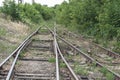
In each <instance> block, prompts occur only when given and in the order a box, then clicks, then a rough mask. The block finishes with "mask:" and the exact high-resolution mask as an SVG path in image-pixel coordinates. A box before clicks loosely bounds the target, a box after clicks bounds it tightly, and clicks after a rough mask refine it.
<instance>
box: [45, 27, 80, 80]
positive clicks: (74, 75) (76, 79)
mask: <svg viewBox="0 0 120 80" xmlns="http://www.w3.org/2000/svg"><path fill="white" fill-rule="evenodd" d="M47 28H48V27H47ZM48 30H49V31H50V32H51V33H52V34H53V35H56V36H57V34H55V33H54V32H53V31H52V30H51V29H50V28H48ZM56 46H57V50H58V52H59V54H60V56H61V58H62V60H63V61H64V63H65V64H66V66H67V68H68V70H69V71H70V73H71V74H72V76H73V77H74V79H75V80H79V79H78V77H77V76H76V74H75V72H74V71H73V70H72V68H71V67H70V66H69V64H68V62H67V61H66V60H65V58H64V56H63V55H62V53H61V51H60V48H59V46H58V43H57V42H56ZM80 80H82V79H80Z"/></svg>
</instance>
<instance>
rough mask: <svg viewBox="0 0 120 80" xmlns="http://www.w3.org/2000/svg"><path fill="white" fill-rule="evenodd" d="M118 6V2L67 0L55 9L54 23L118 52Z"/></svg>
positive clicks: (119, 49)
mask: <svg viewBox="0 0 120 80" xmlns="http://www.w3.org/2000/svg"><path fill="white" fill-rule="evenodd" d="M119 4H120V1H118V0H114V1H113V0H69V3H67V2H63V3H62V4H61V5H58V6H56V7H55V8H56V11H55V12H56V21H57V23H60V24H63V25H65V26H66V27H67V28H69V29H70V28H71V29H72V30H74V29H75V30H78V32H79V33H81V34H82V35H85V36H93V37H94V41H95V42H96V43H102V44H103V45H104V47H108V44H110V45H111V44H112V45H111V46H112V47H111V49H113V50H114V51H116V52H120V5H119ZM109 48H110V46H109Z"/></svg>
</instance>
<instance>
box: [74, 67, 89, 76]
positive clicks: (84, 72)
mask: <svg viewBox="0 0 120 80" xmlns="http://www.w3.org/2000/svg"><path fill="white" fill-rule="evenodd" d="M75 73H77V74H79V75H84V76H86V75H88V72H87V70H86V69H85V68H84V67H82V66H79V65H75Z"/></svg>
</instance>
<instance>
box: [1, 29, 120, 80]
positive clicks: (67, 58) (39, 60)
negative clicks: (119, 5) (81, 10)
mask: <svg viewBox="0 0 120 80" xmlns="http://www.w3.org/2000/svg"><path fill="white" fill-rule="evenodd" d="M63 38H64V39H63ZM63 38H62V37H60V36H59V35H58V34H57V33H56V29H55V28H54V30H53V31H52V30H51V29H49V28H45V29H40V28H38V29H37V30H36V31H34V32H33V33H32V34H31V35H29V36H28V37H27V38H26V39H25V40H24V41H23V42H22V43H21V44H20V45H19V46H18V48H17V49H16V50H15V51H13V53H11V55H9V56H8V57H7V58H6V59H5V60H4V61H3V62H2V63H0V79H1V80H109V79H111V80H120V75H119V71H118V72H117V71H115V70H114V69H111V67H110V66H108V64H110V63H111V62H109V60H108V62H106V58H103V57H101V55H100V56H99V55H98V53H97V54H95V53H94V52H95V51H94V50H93V51H92V53H88V52H87V50H86V46H90V43H89V45H88V44H87V45H86V43H85V42H77V41H79V40H78V39H77V41H76V40H75V39H74V40H72V39H71V41H69V38H68V37H67V36H65V37H64V36H63ZM65 39H67V40H65ZM76 42H77V43H76ZM81 44H82V45H81ZM92 48H93V49H94V48H95V45H93V46H92ZM95 50H96V49H95ZM102 54H103V55H106V56H107V57H112V58H113V59H114V60H118V59H119V58H118V57H115V56H112V55H109V54H107V53H102ZM101 58H102V60H101ZM113 64H114V65H115V66H116V65H117V66H118V65H119V63H113ZM114 65H112V66H114ZM106 74H107V75H106Z"/></svg>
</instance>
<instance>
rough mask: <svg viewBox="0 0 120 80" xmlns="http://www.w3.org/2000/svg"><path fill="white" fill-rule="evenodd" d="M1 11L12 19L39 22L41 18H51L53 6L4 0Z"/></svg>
mask: <svg viewBox="0 0 120 80" xmlns="http://www.w3.org/2000/svg"><path fill="white" fill-rule="evenodd" d="M1 12H3V13H4V14H6V15H9V16H11V17H12V20H18V21H22V22H24V23H30V22H31V23H37V24H38V23H40V22H42V21H43V20H50V19H53V15H54V12H53V8H48V7H47V6H41V5H40V4H37V3H34V4H32V5H31V4H28V3H25V4H16V3H15V0H5V1H4V6H3V7H2V8H1Z"/></svg>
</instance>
